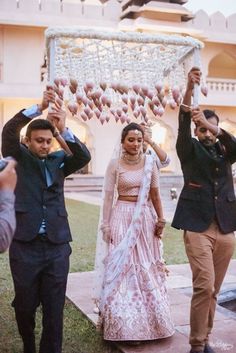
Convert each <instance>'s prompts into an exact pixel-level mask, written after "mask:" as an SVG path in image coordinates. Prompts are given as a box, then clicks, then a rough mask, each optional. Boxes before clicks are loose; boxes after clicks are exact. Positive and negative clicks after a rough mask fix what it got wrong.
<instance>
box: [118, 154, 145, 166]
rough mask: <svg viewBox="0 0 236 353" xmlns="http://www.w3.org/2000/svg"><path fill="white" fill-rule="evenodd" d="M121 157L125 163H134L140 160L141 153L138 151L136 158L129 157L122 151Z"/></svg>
mask: <svg viewBox="0 0 236 353" xmlns="http://www.w3.org/2000/svg"><path fill="white" fill-rule="evenodd" d="M121 158H122V159H123V161H124V162H125V163H127V164H130V165H135V164H138V163H139V162H140V161H141V159H142V153H140V154H139V155H138V157H137V158H136V159H131V158H129V157H128V154H127V153H123V154H122V157H121Z"/></svg>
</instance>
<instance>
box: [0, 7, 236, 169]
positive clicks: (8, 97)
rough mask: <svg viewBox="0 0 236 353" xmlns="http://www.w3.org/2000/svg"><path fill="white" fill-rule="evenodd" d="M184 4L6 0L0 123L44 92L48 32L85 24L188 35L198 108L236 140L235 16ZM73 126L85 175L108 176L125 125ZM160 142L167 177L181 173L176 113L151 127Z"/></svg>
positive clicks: (1, 19) (72, 122) (0, 17)
mask: <svg viewBox="0 0 236 353" xmlns="http://www.w3.org/2000/svg"><path fill="white" fill-rule="evenodd" d="M186 3H187V0H179V1H177V0H176V1H174V0H171V1H167V0H166V1H164V0H163V1H148V0H121V1H117V0H109V1H107V2H104V1H101V2H100V1H98V0H85V1H82V0H81V1H80V0H1V1H0V126H1V127H2V126H3V124H4V123H5V122H6V121H7V120H8V119H9V118H11V117H12V116H13V114H14V113H16V112H17V111H18V110H20V109H22V108H23V107H28V106H29V105H31V104H33V103H35V102H38V101H39V99H40V97H41V94H42V91H43V89H44V87H45V84H46V80H47V74H46V65H47V60H46V49H45V36H44V31H45V29H46V28H47V27H49V26H50V27H53V26H85V27H87V28H94V29H96V28H98V29H104V28H105V29H106V30H107V31H109V30H114V29H119V30H121V31H137V32H145V33H165V34H173V33H176V34H179V35H183V36H186V35H190V36H192V37H194V38H197V39H199V40H201V41H202V42H203V43H204V48H203V49H202V52H201V57H202V71H203V73H204V77H205V79H206V84H207V86H208V96H207V98H205V97H204V96H200V104H201V106H202V107H203V108H204V106H207V107H209V108H210V109H215V110H216V112H217V113H218V114H219V116H220V124H221V126H222V127H225V128H226V129H227V130H228V131H230V132H232V133H233V134H235V135H236V106H235V101H236V14H232V15H231V16H229V17H227V18H226V17H224V16H223V14H221V13H220V12H217V13H214V14H212V15H211V16H209V15H207V14H206V13H205V12H204V11H202V10H200V11H198V12H197V13H196V14H193V13H191V12H190V11H188V10H187V9H186V8H185V7H184V4H186ZM68 125H69V126H70V127H71V128H72V129H73V131H75V133H76V134H77V135H79V136H80V137H81V139H82V140H83V141H85V142H86V144H87V146H88V147H89V149H90V151H91V153H92V157H93V158H92V161H91V163H90V164H89V169H88V171H87V172H89V173H91V174H93V175H103V174H104V170H105V167H106V165H107V162H108V160H109V158H110V155H111V151H112V149H113V145H114V141H117V136H118V132H119V131H120V130H121V129H122V126H123V125H122V124H121V123H117V124H116V123H115V122H109V123H108V124H104V125H103V126H102V125H101V124H100V123H99V122H98V121H97V120H96V119H91V120H89V121H86V122H83V121H82V120H81V119H76V118H74V117H68ZM153 136H154V138H155V139H156V142H159V143H160V144H161V146H162V147H163V148H164V149H165V150H166V151H167V152H168V153H169V155H170V157H171V164H170V165H169V167H167V168H166V170H164V171H163V173H165V174H168V175H178V174H181V170H180V166H179V162H178V159H177V156H176V153H175V140H176V136H177V110H175V111H173V110H171V109H167V111H166V112H165V114H164V116H163V117H162V118H160V119H159V120H158V122H157V123H156V124H155V125H154V126H153Z"/></svg>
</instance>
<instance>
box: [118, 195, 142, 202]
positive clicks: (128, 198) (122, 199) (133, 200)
mask: <svg viewBox="0 0 236 353" xmlns="http://www.w3.org/2000/svg"><path fill="white" fill-rule="evenodd" d="M118 200H120V201H130V202H136V201H137V200H138V196H122V195H119V197H118Z"/></svg>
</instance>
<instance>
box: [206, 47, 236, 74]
mask: <svg viewBox="0 0 236 353" xmlns="http://www.w3.org/2000/svg"><path fill="white" fill-rule="evenodd" d="M208 77H211V78H214V77H215V78H225V79H232V80H236V57H234V56H233V55H230V54H229V53H227V52H222V53H220V54H218V55H216V56H215V57H214V58H213V59H212V60H211V61H210V63H209V67H208Z"/></svg>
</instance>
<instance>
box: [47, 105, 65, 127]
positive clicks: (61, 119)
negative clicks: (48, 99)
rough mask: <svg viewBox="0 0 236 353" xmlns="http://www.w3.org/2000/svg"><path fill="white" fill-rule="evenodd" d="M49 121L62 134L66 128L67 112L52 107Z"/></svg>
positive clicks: (48, 117)
mask: <svg viewBox="0 0 236 353" xmlns="http://www.w3.org/2000/svg"><path fill="white" fill-rule="evenodd" d="M47 120H49V121H50V123H51V124H52V125H53V126H54V127H55V128H56V129H57V130H58V131H59V132H60V133H62V132H63V131H64V130H65V128H66V112H65V110H63V109H58V108H56V107H52V109H51V111H50V112H49V113H48V116H47Z"/></svg>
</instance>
